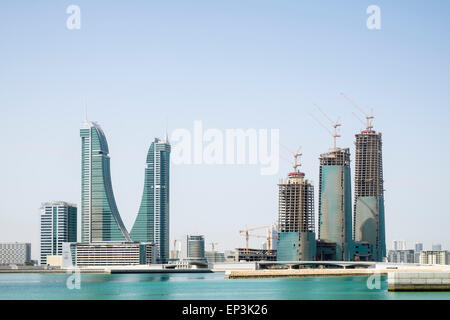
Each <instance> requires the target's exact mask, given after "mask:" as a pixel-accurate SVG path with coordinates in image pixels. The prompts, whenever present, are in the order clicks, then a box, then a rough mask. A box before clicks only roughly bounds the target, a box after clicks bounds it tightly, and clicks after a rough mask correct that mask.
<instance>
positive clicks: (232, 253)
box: [224, 250, 239, 262]
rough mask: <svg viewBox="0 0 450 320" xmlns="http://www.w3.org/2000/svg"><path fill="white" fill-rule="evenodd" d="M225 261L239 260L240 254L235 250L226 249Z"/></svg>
mask: <svg viewBox="0 0 450 320" xmlns="http://www.w3.org/2000/svg"><path fill="white" fill-rule="evenodd" d="M224 256H225V262H238V260H237V259H238V258H239V257H238V255H237V254H236V251H234V250H225V252H224Z"/></svg>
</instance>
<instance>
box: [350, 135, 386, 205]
mask: <svg viewBox="0 0 450 320" xmlns="http://www.w3.org/2000/svg"><path fill="white" fill-rule="evenodd" d="M355 137H356V141H355V151H356V153H355V202H356V198H357V197H370V196H380V195H382V194H383V161H382V154H381V147H382V142H381V133H377V132H375V131H372V130H364V131H362V132H361V133H359V134H356V135H355Z"/></svg>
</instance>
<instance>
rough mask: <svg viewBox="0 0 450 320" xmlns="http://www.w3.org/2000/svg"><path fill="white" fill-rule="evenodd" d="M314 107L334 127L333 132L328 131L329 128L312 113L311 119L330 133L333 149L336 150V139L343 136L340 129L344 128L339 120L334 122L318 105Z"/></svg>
mask: <svg viewBox="0 0 450 320" xmlns="http://www.w3.org/2000/svg"><path fill="white" fill-rule="evenodd" d="M314 106H315V107H316V108H317V109H318V110H319V111H320V113H322V114H323V115H324V116H325V118H327V119H328V121H330V122H331V124H332V126H333V129H334V130H333V132H331V131H330V129H328V127H326V126H325V125H324V124H322V122H320V121H319V119H317V118H316V117H315V116H314V115H313V114H312V113H310V115H311V117H312V118H313V119H314V120H316V121H317V123H318V124H319V125H321V126H322V127H323V128H325V130H327V131H328V133H329V134H330V135H331V136H332V137H333V149H336V148H337V147H336V139H337V138H339V137H340V136H341V135H340V134H339V127H340V126H342V124H341V123H339V118H338V119H337V120H336V121H333V120H332V119H331V118H330V117H329V116H328V115H327V114H326V113H325V112H324V111H323V110H322V108H321V107H319V106H318V105H317V104H315V103H314Z"/></svg>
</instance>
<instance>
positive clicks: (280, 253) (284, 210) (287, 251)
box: [277, 153, 316, 261]
mask: <svg viewBox="0 0 450 320" xmlns="http://www.w3.org/2000/svg"><path fill="white" fill-rule="evenodd" d="M300 155H301V154H299V153H297V154H296V155H295V164H294V172H291V173H289V174H288V177H287V179H286V180H285V181H284V182H283V181H282V182H281V183H280V184H278V230H279V233H278V238H279V241H278V248H277V260H279V261H294V260H300V261H311V260H314V257H315V255H316V252H315V247H316V236H315V223H314V187H313V185H312V184H311V182H310V181H309V180H306V179H305V174H304V173H303V172H299V171H298V170H297V167H298V166H300V165H299V164H297V157H299V156H300Z"/></svg>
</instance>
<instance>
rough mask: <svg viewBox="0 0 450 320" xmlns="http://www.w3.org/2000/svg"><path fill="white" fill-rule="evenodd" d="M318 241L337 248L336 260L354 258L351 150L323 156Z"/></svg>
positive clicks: (331, 152)
mask: <svg viewBox="0 0 450 320" xmlns="http://www.w3.org/2000/svg"><path fill="white" fill-rule="evenodd" d="M320 164H321V166H320V185H319V239H320V240H322V241H325V242H328V243H335V244H336V257H334V258H335V260H339V261H349V260H351V257H352V250H353V241H352V240H353V239H352V199H351V182H350V181H351V180H350V151H349V149H339V148H338V149H333V150H331V151H330V152H328V153H324V154H321V156H320Z"/></svg>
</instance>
